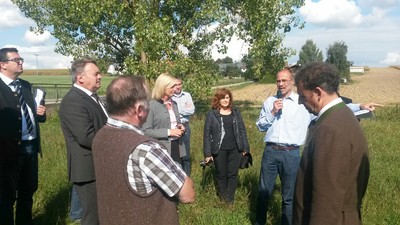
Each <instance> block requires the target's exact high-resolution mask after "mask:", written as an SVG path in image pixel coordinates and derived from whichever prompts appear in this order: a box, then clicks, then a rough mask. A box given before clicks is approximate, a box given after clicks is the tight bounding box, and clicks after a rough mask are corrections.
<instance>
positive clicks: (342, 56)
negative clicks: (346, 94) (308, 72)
mask: <svg viewBox="0 0 400 225" xmlns="http://www.w3.org/2000/svg"><path fill="white" fill-rule="evenodd" d="M347 52H348V48H347V45H346V43H344V42H343V41H336V42H334V43H333V44H330V45H329V47H328V48H327V50H326V55H327V57H326V60H325V62H328V63H331V64H333V65H335V66H336V68H337V69H338V70H339V72H340V77H341V78H343V79H346V80H350V79H351V78H350V66H352V65H353V62H351V61H348V60H347ZM323 60H324V58H323V55H322V51H321V50H320V49H318V48H317V45H316V44H315V43H314V42H313V41H312V40H307V41H306V43H305V44H304V45H303V46H302V47H301V50H300V52H299V60H298V61H297V63H298V64H301V65H305V64H307V63H310V62H316V61H317V62H322V61H323Z"/></svg>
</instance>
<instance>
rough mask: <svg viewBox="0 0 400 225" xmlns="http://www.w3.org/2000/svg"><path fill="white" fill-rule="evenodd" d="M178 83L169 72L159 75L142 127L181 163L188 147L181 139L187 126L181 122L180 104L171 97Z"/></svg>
mask: <svg viewBox="0 0 400 225" xmlns="http://www.w3.org/2000/svg"><path fill="white" fill-rule="evenodd" d="M177 83H178V80H177V79H176V78H175V77H173V76H171V75H169V74H167V73H163V74H161V75H159V76H158V78H157V80H156V82H155V83H154V87H153V90H152V94H151V97H152V100H151V101H150V111H149V114H148V116H147V120H146V123H144V124H143V126H142V129H143V131H144V132H145V134H146V135H148V136H150V137H153V138H155V139H158V140H159V141H160V142H161V143H163V144H164V145H165V146H166V147H167V149H168V152H169V154H170V155H171V157H172V159H173V160H175V161H176V162H178V163H179V165H180V164H181V158H182V157H184V156H185V155H186V149H185V146H184V144H183V143H182V140H181V137H182V136H183V134H184V133H185V127H184V126H183V125H182V124H180V118H179V111H178V105H177V104H176V102H174V101H173V100H172V99H171V97H172V95H173V93H174V88H175V86H176V84H177Z"/></svg>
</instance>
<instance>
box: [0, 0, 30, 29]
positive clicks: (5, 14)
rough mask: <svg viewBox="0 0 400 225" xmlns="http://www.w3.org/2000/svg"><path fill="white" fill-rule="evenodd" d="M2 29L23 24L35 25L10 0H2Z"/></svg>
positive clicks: (0, 2) (0, 8)
mask: <svg viewBox="0 0 400 225" xmlns="http://www.w3.org/2000/svg"><path fill="white" fill-rule="evenodd" d="M0 12H1V13H0V30H3V29H7V28H12V27H16V26H21V25H28V26H30V25H34V23H33V21H32V20H30V19H28V18H26V17H25V16H24V15H23V14H22V13H21V11H20V10H19V8H18V7H17V6H16V5H14V4H13V3H12V2H11V1H10V0H0Z"/></svg>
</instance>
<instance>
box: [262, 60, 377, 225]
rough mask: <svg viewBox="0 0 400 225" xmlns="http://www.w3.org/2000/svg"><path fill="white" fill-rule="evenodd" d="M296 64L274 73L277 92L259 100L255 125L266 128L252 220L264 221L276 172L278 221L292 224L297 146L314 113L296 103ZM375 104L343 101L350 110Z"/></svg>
mask: <svg viewBox="0 0 400 225" xmlns="http://www.w3.org/2000/svg"><path fill="white" fill-rule="evenodd" d="M298 67H300V66H298V65H295V66H292V67H285V68H284V69H283V70H281V71H279V72H278V73H277V75H276V86H277V88H278V94H277V95H274V96H270V97H268V98H267V100H265V102H264V103H263V106H262V109H261V112H260V116H259V118H258V120H257V122H256V125H257V128H258V129H259V130H260V131H262V132H266V135H265V137H264V142H265V144H266V145H265V149H264V153H263V156H262V160H261V170H260V179H259V187H258V198H257V211H256V223H255V224H257V225H260V224H265V223H266V220H267V215H266V213H267V208H268V201H269V200H270V199H271V198H272V193H273V191H274V188H275V180H276V177H277V176H278V175H279V177H280V181H281V192H282V218H281V224H282V225H291V224H292V214H293V194H294V188H295V182H296V176H297V171H298V167H299V163H300V146H301V145H303V144H304V142H305V139H306V135H307V130H308V127H309V125H310V123H311V121H313V120H314V119H315V118H316V116H314V115H313V114H311V113H310V112H308V110H307V109H306V108H305V107H304V105H301V104H298V100H299V95H298V94H297V93H296V92H295V91H294V89H293V87H294V72H295V70H296V69H298ZM375 105H377V106H379V105H378V104H375V103H368V104H352V103H350V104H347V106H348V107H349V108H350V109H351V110H352V111H353V112H355V111H358V110H362V109H368V110H370V111H373V110H374V109H375V108H374V106H375Z"/></svg>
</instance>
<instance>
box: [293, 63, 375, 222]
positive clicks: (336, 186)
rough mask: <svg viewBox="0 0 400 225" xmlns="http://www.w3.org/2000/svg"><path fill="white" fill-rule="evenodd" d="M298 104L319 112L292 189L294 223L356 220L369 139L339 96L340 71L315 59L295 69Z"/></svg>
mask: <svg viewBox="0 0 400 225" xmlns="http://www.w3.org/2000/svg"><path fill="white" fill-rule="evenodd" d="M295 82H296V86H297V90H298V93H299V96H300V97H299V103H301V104H304V106H305V107H306V108H307V110H309V111H310V112H311V113H313V114H315V115H316V116H317V120H316V123H315V125H314V126H313V127H310V131H309V134H308V137H307V140H306V143H305V146H304V150H303V155H302V158H301V162H300V167H299V171H298V174H297V181H296V188H295V194H294V212H293V225H300V224H301V225H306V224H310V225H311V224H313V225H320V224H324V225H330V224H332V225H339V224H343V225H360V224H361V212H360V210H361V204H362V199H363V197H364V195H365V192H366V189H367V185H368V178H369V159H368V144H367V140H366V138H365V136H364V133H363V131H362V129H361V126H360V123H359V122H358V120H357V118H356V117H355V116H354V114H353V113H352V112H351V110H350V109H349V108H348V107H346V105H345V103H344V102H343V100H342V99H341V98H340V97H339V95H338V94H337V93H338V88H339V73H338V71H337V70H336V69H335V68H334V67H333V66H332V65H330V64H327V63H322V62H316V63H311V64H308V65H306V66H305V67H304V68H303V69H301V70H300V71H299V72H298V73H296V77H295Z"/></svg>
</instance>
